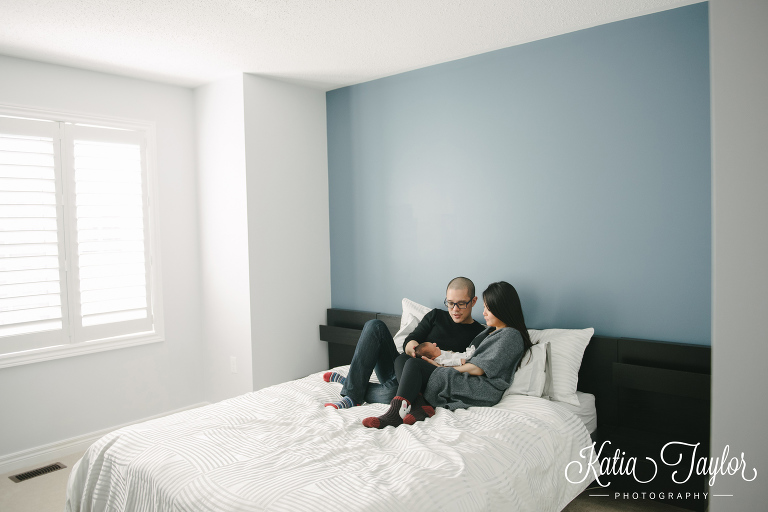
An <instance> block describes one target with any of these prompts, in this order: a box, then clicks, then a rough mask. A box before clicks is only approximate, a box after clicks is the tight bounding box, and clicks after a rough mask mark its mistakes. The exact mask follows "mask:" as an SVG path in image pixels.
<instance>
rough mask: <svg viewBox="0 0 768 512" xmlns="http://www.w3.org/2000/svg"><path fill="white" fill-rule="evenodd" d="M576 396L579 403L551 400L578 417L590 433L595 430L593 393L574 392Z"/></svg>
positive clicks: (595, 414) (595, 417) (595, 418)
mask: <svg viewBox="0 0 768 512" xmlns="http://www.w3.org/2000/svg"><path fill="white" fill-rule="evenodd" d="M576 396H577V397H578V399H579V405H578V406H576V405H571V404H567V403H565V402H553V403H556V404H557V405H559V406H561V407H565V408H566V409H567V410H569V411H570V412H572V413H573V414H575V415H576V417H577V418H579V419H580V420H581V421H582V422H583V423H584V426H585V427H587V432H589V433H590V434H591V433H592V432H594V431H595V430H597V409H596V408H595V395H593V394H591V393H582V392H581V391H577V392H576Z"/></svg>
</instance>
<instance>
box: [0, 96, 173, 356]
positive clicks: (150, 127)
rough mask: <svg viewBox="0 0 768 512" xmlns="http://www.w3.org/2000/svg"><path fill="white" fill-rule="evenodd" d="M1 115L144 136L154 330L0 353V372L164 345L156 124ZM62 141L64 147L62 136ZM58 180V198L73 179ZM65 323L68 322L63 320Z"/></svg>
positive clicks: (9, 109)
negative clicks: (42, 363)
mask: <svg viewBox="0 0 768 512" xmlns="http://www.w3.org/2000/svg"><path fill="white" fill-rule="evenodd" d="M0 114H3V115H6V116H15V117H21V118H30V119H43V120H50V121H56V122H65V123H79V124H84V125H94V126H102V127H108V128H115V129H125V130H133V131H141V132H143V133H144V136H145V138H146V141H145V153H146V159H145V165H146V169H144V173H145V176H146V180H145V183H144V185H143V186H144V187H145V191H146V201H147V205H146V215H147V220H146V221H145V226H147V232H146V233H145V243H146V244H147V245H148V246H149V248H148V250H147V252H148V254H149V258H150V260H149V262H148V273H147V280H148V281H149V283H148V284H149V287H148V294H149V296H150V307H151V311H152V315H153V318H154V329H153V330H152V331H150V332H142V333H134V334H125V335H118V336H112V337H106V338H99V339H95V340H91V341H82V342H75V341H74V340H72V339H70V340H69V342H68V343H67V342H65V343H64V344H62V345H55V346H48V347H43V348H37V349H29V350H22V351H18V352H10V353H0V368H7V367H11V366H19V365H24V364H30V363H36V362H40V361H50V360H53V359H61V358H66V357H72V356H78V355H84V354H92V353H96V352H103V351H107V350H117V349H121V348H126V347H133V346H139V345H146V344H150V343H158V342H162V341H164V340H165V322H164V314H163V297H162V276H161V265H160V248H159V243H158V237H157V232H158V227H157V223H158V219H157V211H158V210H157V204H158V199H157V196H158V182H157V172H156V169H157V167H156V158H157V152H156V144H155V141H156V131H155V123H154V122H153V121H145V120H136V119H126V118H117V117H111V116H101V115H92V114H83V113H76V112H64V111H55V110H49V109H39V108H34V107H32V108H30V107H25V106H18V105H9V104H0ZM61 140H62V143H63V141H64V136H63V134H62V139H61ZM70 149H71V148H70ZM68 150H69V149H67V151H68ZM57 152H58V153H59V154H60V158H63V155H61V153H64V150H63V148H60V149H57ZM58 179H60V180H62V181H61V182H59V181H57V184H56V187H57V194H58V190H59V188H60V186H61V183H63V180H74V176H66V175H65V172H64V166H63V165H62V166H61V174H60V175H59V174H58V171H57V180H58ZM66 210H67V209H65V211H63V212H62V213H63V215H64V219H62V220H63V221H64V224H69V223H70V222H71V220H73V219H69V218H67V217H68V216H69V215H70V213H69V212H67V211H66ZM62 229H64V228H62ZM72 233H76V231H74V230H70V234H72ZM66 245H67V248H66V251H65V252H64V254H60V255H59V257H60V260H63V259H64V258H67V263H66V264H67V265H70V266H71V265H72V264H73V261H72V258H70V257H69V254H70V249H71V247H72V246H71V244H70V241H69V240H68V241H67V243H66ZM75 250H76V248H75ZM63 268H64V267H60V272H61V271H63ZM71 295H72V294H71V292H69V291H68V295H67V303H66V305H62V309H63V310H69V311H70V312H71V311H72V307H71V305H70V301H71ZM65 308H66V309H65ZM65 323H68V322H66V320H65ZM9 338H10V337H9Z"/></svg>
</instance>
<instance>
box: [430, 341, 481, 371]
mask: <svg viewBox="0 0 768 512" xmlns="http://www.w3.org/2000/svg"><path fill="white" fill-rule="evenodd" d="M474 353H475V346H474V345H470V346H469V347H467V351H466V352H451V351H450V350H442V351H440V355H439V356H437V357H436V358H435V362H436V363H437V364H441V365H443V366H461V360H462V359H464V360H467V359H469V358H470V357H472V354H474Z"/></svg>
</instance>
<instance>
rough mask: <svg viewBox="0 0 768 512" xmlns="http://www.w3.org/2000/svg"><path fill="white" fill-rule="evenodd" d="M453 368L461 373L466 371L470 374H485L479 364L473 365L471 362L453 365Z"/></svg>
mask: <svg viewBox="0 0 768 512" xmlns="http://www.w3.org/2000/svg"><path fill="white" fill-rule="evenodd" d="M453 369H454V370H456V371H459V372H461V373H468V374H470V375H485V372H484V371H483V369H482V368H480V367H479V366H475V365H473V364H472V363H464V364H463V365H461V366H454V367H453Z"/></svg>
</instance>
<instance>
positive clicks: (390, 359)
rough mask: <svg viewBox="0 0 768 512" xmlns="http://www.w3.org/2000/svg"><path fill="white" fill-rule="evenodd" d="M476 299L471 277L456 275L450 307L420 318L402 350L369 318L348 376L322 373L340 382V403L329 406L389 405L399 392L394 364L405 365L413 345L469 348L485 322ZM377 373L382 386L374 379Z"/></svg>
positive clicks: (328, 379)
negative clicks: (477, 314)
mask: <svg viewBox="0 0 768 512" xmlns="http://www.w3.org/2000/svg"><path fill="white" fill-rule="evenodd" d="M476 302H477V297H475V285H474V283H473V282H472V281H471V280H469V279H467V278H466V277H457V278H455V279H453V280H452V281H451V282H450V283H448V288H447V289H446V291H445V301H444V304H445V305H446V307H447V308H448V311H444V310H442V309H433V310H432V311H430V312H429V313H427V314H426V315H424V318H423V319H422V320H421V322H419V325H417V326H416V329H414V330H413V332H412V333H411V334H409V335H408V336H407V337H406V338H405V341H404V342H403V350H404V353H403V354H399V353H398V351H397V349H396V348H395V342H394V341H393V339H392V335H391V334H390V332H389V329H388V328H387V326H386V324H385V323H384V322H382V321H381V320H370V321H368V322H366V324H365V326H364V327H363V332H362V333H361V334H360V339H359V340H358V342H357V346H356V347H355V355H354V356H353V357H352V363H351V364H350V367H349V373H348V374H347V376H346V377H344V376H343V375H341V374H338V373H336V372H327V373H326V374H325V375H323V378H324V379H325V381H326V382H340V383H342V384H343V385H344V386H343V387H342V388H341V396H342V397H343V398H342V399H341V400H340V401H338V402H333V403H327V404H325V405H326V406H328V407H335V408H336V409H347V408H349V407H354V406H355V405H360V404H362V403H363V402H368V403H380V404H388V403H390V402H391V401H392V399H393V398H394V397H395V393H396V392H397V377H396V375H395V365H398V366H399V367H400V368H402V366H403V365H404V364H405V361H407V360H408V359H409V358H411V357H415V352H414V349H415V348H416V346H417V345H418V344H419V343H421V342H424V341H429V342H434V343H437V346H438V347H440V349H441V350H450V351H453V352H464V351H465V350H466V349H467V347H468V346H469V344H470V343H471V342H472V340H473V339H474V338H475V336H477V335H478V334H480V332H482V330H483V326H482V325H481V324H479V323H478V322H475V320H474V319H473V318H472V307H473V306H474V305H475V303H476ZM373 371H375V372H376V376H377V377H378V378H379V382H380V383H381V384H376V383H372V382H369V379H370V378H371V373H372V372H373Z"/></svg>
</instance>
